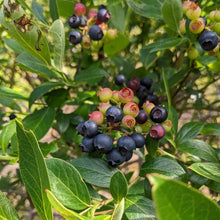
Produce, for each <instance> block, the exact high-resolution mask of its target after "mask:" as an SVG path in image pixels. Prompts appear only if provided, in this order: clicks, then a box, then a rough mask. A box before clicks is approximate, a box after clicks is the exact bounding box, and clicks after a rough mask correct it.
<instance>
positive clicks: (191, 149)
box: [178, 139, 219, 162]
mask: <svg viewBox="0 0 220 220" xmlns="http://www.w3.org/2000/svg"><path fill="white" fill-rule="evenodd" d="M178 149H179V151H182V152H186V153H190V154H192V155H194V156H197V157H199V158H201V159H203V160H206V161H208V162H219V159H218V155H217V153H216V151H215V150H214V148H212V147H211V146H210V145H209V144H207V143H206V142H204V141H201V140H195V139H190V140H188V141H185V142H183V143H182V144H180V145H178Z"/></svg>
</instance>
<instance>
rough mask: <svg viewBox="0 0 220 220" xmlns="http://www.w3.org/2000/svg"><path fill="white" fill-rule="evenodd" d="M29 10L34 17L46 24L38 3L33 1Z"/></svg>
mask: <svg viewBox="0 0 220 220" xmlns="http://www.w3.org/2000/svg"><path fill="white" fill-rule="evenodd" d="M31 9H32V11H33V12H34V14H35V16H36V17H37V18H38V19H39V21H41V22H42V23H44V24H48V23H47V20H46V18H45V17H44V14H43V13H44V10H43V8H42V6H41V5H40V4H39V3H38V2H35V1H33V2H32V4H31Z"/></svg>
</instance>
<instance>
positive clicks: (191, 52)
mask: <svg viewBox="0 0 220 220" xmlns="http://www.w3.org/2000/svg"><path fill="white" fill-rule="evenodd" d="M188 57H189V59H191V60H195V59H196V58H197V57H199V51H198V50H197V49H196V48H195V47H191V48H190V49H189V51H188Z"/></svg>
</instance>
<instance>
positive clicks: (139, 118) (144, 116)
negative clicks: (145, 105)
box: [135, 110, 148, 124]
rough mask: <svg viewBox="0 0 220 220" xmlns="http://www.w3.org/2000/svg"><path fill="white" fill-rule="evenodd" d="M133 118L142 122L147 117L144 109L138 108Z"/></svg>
mask: <svg viewBox="0 0 220 220" xmlns="http://www.w3.org/2000/svg"><path fill="white" fill-rule="evenodd" d="M135 119H136V122H137V123H139V124H144V123H145V122H146V121H147V119H148V115H147V112H145V111H144V110H140V111H139V113H138V115H137V117H136V118H135Z"/></svg>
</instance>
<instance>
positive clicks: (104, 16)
mask: <svg viewBox="0 0 220 220" xmlns="http://www.w3.org/2000/svg"><path fill="white" fill-rule="evenodd" d="M110 18H111V13H110V12H109V11H108V10H107V9H106V8H102V9H100V10H99V11H98V13H97V19H98V21H100V22H107V21H108V20H109V19H110Z"/></svg>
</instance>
